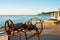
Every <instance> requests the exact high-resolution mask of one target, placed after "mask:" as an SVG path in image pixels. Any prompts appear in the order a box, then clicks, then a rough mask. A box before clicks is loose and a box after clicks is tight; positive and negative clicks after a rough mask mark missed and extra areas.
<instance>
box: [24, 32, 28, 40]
mask: <svg viewBox="0 0 60 40" xmlns="http://www.w3.org/2000/svg"><path fill="white" fill-rule="evenodd" d="M24 33H25V40H27V34H26V32H24Z"/></svg>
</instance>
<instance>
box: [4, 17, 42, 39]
mask: <svg viewBox="0 0 60 40" xmlns="http://www.w3.org/2000/svg"><path fill="white" fill-rule="evenodd" d="M39 27H40V29H39ZM32 30H35V32H36V33H34V34H33V35H31V36H29V37H27V32H28V31H29V32H30V33H32V32H31V31H32ZM5 31H6V33H7V35H8V40H10V38H11V37H12V36H13V35H14V34H15V32H17V33H19V34H20V32H23V33H24V34H25V40H28V39H30V38H32V37H34V36H36V40H40V37H39V35H40V34H41V32H42V31H43V23H42V21H41V20H40V19H39V18H31V19H29V20H28V21H27V22H25V23H16V24H14V23H13V22H12V20H6V21H5ZM20 40H21V39H20Z"/></svg>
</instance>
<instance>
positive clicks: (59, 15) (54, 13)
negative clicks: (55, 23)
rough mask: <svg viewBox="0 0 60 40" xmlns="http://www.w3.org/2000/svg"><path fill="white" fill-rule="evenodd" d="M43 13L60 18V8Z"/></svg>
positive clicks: (53, 17)
mask: <svg viewBox="0 0 60 40" xmlns="http://www.w3.org/2000/svg"><path fill="white" fill-rule="evenodd" d="M42 14H44V15H50V16H51V18H52V19H57V20H60V8H59V10H57V11H52V12H46V13H42Z"/></svg>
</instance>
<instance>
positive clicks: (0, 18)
mask: <svg viewBox="0 0 60 40" xmlns="http://www.w3.org/2000/svg"><path fill="white" fill-rule="evenodd" d="M33 17H36V18H39V19H41V20H42V21H44V20H48V19H51V16H49V15H0V27H2V26H4V24H5V21H6V20H9V19H10V20H12V21H13V23H14V24H15V23H19V22H22V23H25V22H27V21H28V20H29V19H30V18H33Z"/></svg>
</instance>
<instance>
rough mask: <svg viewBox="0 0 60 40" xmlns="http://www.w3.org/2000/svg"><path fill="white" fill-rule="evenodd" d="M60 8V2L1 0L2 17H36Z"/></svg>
mask: <svg viewBox="0 0 60 40" xmlns="http://www.w3.org/2000/svg"><path fill="white" fill-rule="evenodd" d="M58 8H60V0H0V15H36V14H38V13H40V12H45V11H54V10H58Z"/></svg>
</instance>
